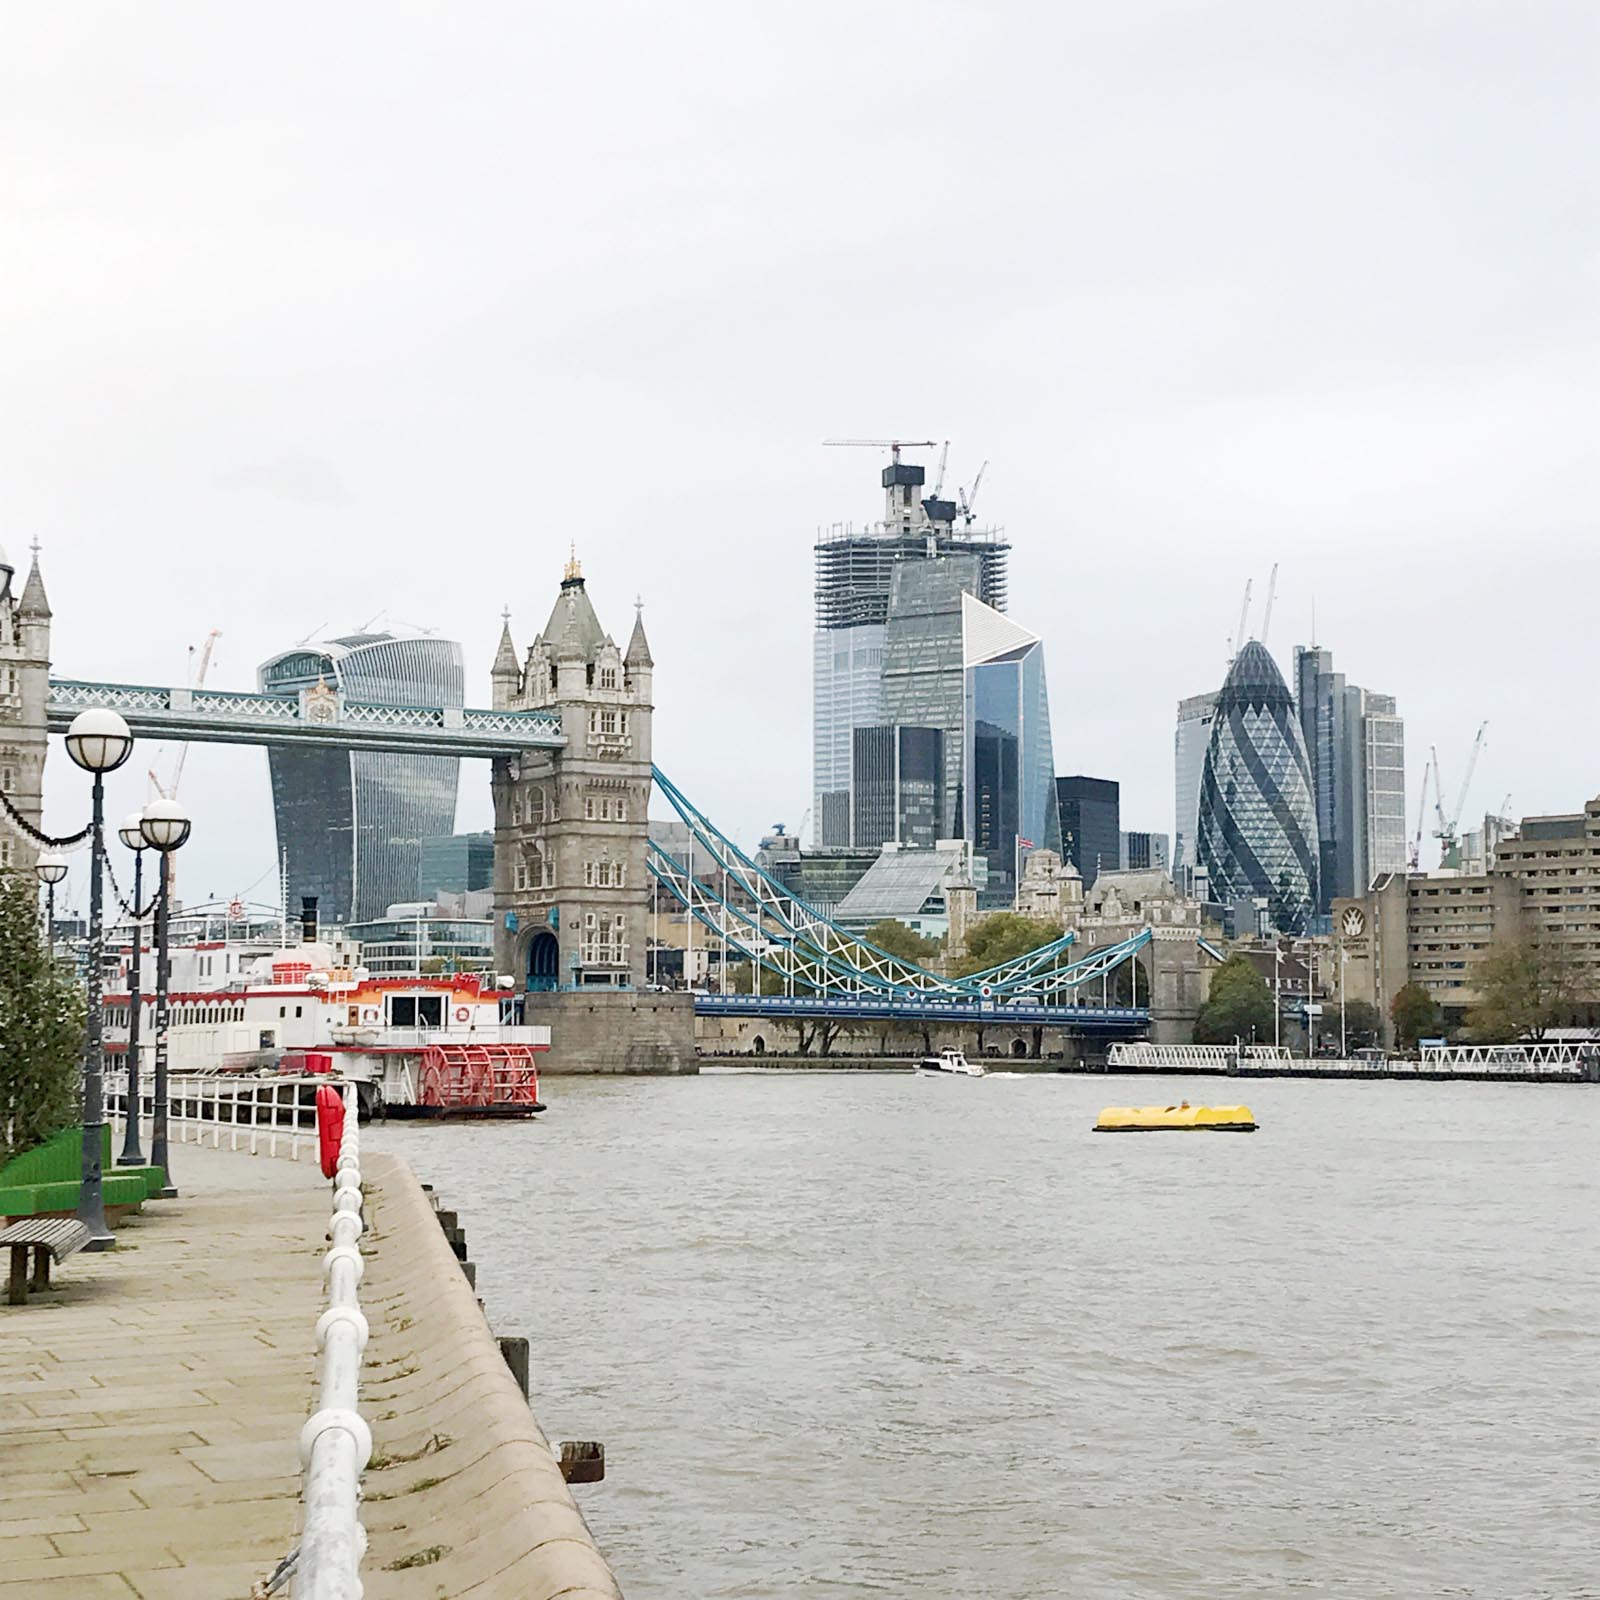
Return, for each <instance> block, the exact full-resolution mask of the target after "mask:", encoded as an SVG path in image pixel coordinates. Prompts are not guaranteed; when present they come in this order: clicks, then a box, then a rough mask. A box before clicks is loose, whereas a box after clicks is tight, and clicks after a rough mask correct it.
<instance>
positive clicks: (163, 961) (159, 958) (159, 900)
mask: <svg viewBox="0 0 1600 1600" xmlns="http://www.w3.org/2000/svg"><path fill="white" fill-rule="evenodd" d="M189 828H190V822H189V814H188V812H186V811H185V810H184V809H183V807H182V806H180V805H179V804H178V802H177V801H176V800H152V801H151V802H150V804H149V805H147V806H146V807H145V808H144V816H143V818H142V819H141V821H140V824H139V831H140V833H142V834H143V835H144V842H145V844H146V845H148V846H149V847H150V849H152V850H158V851H160V853H161V866H160V872H161V887H160V889H159V891H158V892H157V894H156V1062H155V1067H156V1081H155V1105H154V1107H153V1109H152V1115H151V1121H150V1165H151V1166H153V1167H160V1168H161V1170H162V1171H163V1172H164V1173H165V1174H166V1177H167V1182H166V1186H165V1187H164V1188H163V1189H162V1191H161V1194H162V1197H163V1198H164V1199H168V1200H170V1199H171V1198H172V1197H173V1196H174V1195H175V1194H177V1192H178V1191H177V1189H176V1187H175V1186H174V1185H173V1182H172V1168H171V1166H170V1164H169V1162H168V1158H167V1021H168V1011H169V1006H168V1004H167V991H168V989H169V988H170V987H171V984H172V963H171V961H170V960H169V959H168V951H167V916H168V912H169V911H170V909H171V898H172V895H171V889H172V863H171V861H170V860H169V859H168V858H169V857H170V856H171V854H172V852H173V851H174V850H177V849H179V848H180V847H181V846H182V844H183V842H184V840H186V839H187V838H188V837H189Z"/></svg>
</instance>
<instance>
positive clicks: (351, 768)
mask: <svg viewBox="0 0 1600 1600" xmlns="http://www.w3.org/2000/svg"><path fill="white" fill-rule="evenodd" d="M258 682H259V685H260V687H261V690H262V692H263V693H266V694H285V695H287V694H297V693H299V692H300V691H301V690H303V689H304V690H310V691H312V692H313V693H315V694H318V695H326V696H328V697H329V698H330V699H331V698H332V697H333V696H335V695H338V696H342V697H344V698H346V699H349V700H353V701H358V702H364V703H367V704H376V705H399V706H442V707H445V708H446V709H452V708H459V707H460V706H461V704H462V700H463V672H462V664H461V646H460V645H459V644H457V643H456V642H455V641H454V640H451V639H437V638H433V637H431V636H429V635H425V634H414V635H409V636H402V635H398V634H393V633H356V634H350V635H347V636H346V637H344V638H340V639H333V640H330V641H327V642H325V643H320V644H311V645H301V646H298V647H297V648H295V649H293V650H287V651H285V652H284V653H283V654H282V655H277V656H274V657H273V658H272V659H271V660H270V661H267V662H265V663H264V664H263V665H262V667H261V668H260V671H259V673H258ZM267 765H268V770H269V772H270V774H271V779H272V809H273V816H274V820H275V821H276V823H277V831H278V849H279V851H280V857H281V859H282V860H283V862H284V866H285V870H286V872H287V875H288V887H289V903H290V904H291V905H293V904H297V903H298V902H299V900H300V898H301V897H302V896H304V895H315V896H316V897H317V900H318V904H319V906H320V908H321V915H322V920H323V922H324V923H327V924H332V923H338V922H360V921H367V920H370V919H372V918H374V917H377V916H381V915H382V914H383V911H384V909H385V908H386V907H387V906H389V905H391V904H394V903H397V902H402V901H409V900H411V899H412V898H413V897H414V896H415V895H416V892H417V874H418V871H419V869H420V867H421V860H422V841H423V840H424V839H429V838H434V837H437V836H438V835H440V834H447V833H450V832H451V831H452V830H453V828H454V826H455V820H456V790H457V786H458V779H459V767H460V763H459V762H458V761H457V760H456V759H455V757H453V756H417V755H400V754H396V753H394V752H392V751H386V750H384V751H377V750H374V751H346V750H317V749H299V748H285V747H282V746H278V745H272V746H269V747H268V750H267Z"/></svg>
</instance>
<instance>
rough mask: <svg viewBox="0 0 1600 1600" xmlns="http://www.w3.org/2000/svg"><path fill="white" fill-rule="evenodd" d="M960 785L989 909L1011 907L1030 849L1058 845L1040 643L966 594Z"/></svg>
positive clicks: (968, 832)
mask: <svg viewBox="0 0 1600 1600" xmlns="http://www.w3.org/2000/svg"><path fill="white" fill-rule="evenodd" d="M961 656H962V670H963V677H964V679H965V682H964V685H963V688H964V694H963V701H964V706H963V730H962V731H963V745H964V750H963V762H962V766H963V775H962V776H963V787H964V791H965V792H964V808H963V815H964V821H965V826H964V827H963V829H962V837H964V838H966V839H969V840H971V842H972V849H973V854H974V855H975V856H982V857H983V858H984V859H985V860H986V861H987V862H988V868H989V875H988V888H987V890H986V891H985V892H984V894H983V895H982V896H981V900H982V903H984V904H988V905H1010V904H1011V903H1012V901H1013V900H1014V899H1015V897H1016V889H1017V879H1018V875H1019V873H1020V871H1021V866H1022V861H1023V859H1024V857H1025V856H1026V855H1027V853H1028V852H1029V851H1030V850H1036V849H1037V850H1054V851H1056V852H1057V853H1058V854H1059V853H1060V850H1061V823H1060V818H1059V817H1058V815H1057V812H1056V778H1055V753H1054V749H1053V747H1052V744H1051V738H1050V695H1049V690H1048V688H1047V686H1046V684H1045V670H1044V645H1043V644H1042V643H1041V642H1040V640H1039V637H1038V635H1037V634H1032V633H1029V632H1028V630H1027V629H1026V628H1022V627H1019V626H1018V625H1017V624H1016V623H1014V622H1012V621H1011V620H1010V619H1009V618H1007V617H1004V616H1002V615H1001V614H1000V612H998V611H996V610H994V609H993V607H991V606H986V605H984V603H983V602H982V601H981V600H976V599H974V598H973V597H972V596H971V595H970V594H963V595H962V597H961Z"/></svg>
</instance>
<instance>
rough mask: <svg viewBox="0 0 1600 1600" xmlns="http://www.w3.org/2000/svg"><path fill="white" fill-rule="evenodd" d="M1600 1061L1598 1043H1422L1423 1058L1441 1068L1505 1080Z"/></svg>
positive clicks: (1599, 1046)
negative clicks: (1479, 1071) (1485, 1072)
mask: <svg viewBox="0 0 1600 1600" xmlns="http://www.w3.org/2000/svg"><path fill="white" fill-rule="evenodd" d="M1597 1058H1600V1044H1596V1043H1593V1042H1591V1041H1580V1042H1577V1043H1567V1044H1444V1045H1439V1044H1425V1045H1423V1046H1422V1059H1423V1060H1424V1061H1425V1062H1428V1063H1430V1064H1431V1065H1433V1066H1435V1067H1438V1068H1441V1069H1460V1068H1462V1067H1472V1068H1476V1067H1486V1068H1489V1069H1490V1070H1494V1071H1503V1072H1504V1073H1505V1074H1506V1075H1507V1076H1508V1077H1516V1076H1518V1075H1519V1074H1520V1073H1523V1072H1548V1071H1549V1070H1550V1069H1551V1068H1552V1067H1581V1066H1583V1065H1584V1064H1585V1063H1587V1062H1589V1061H1593V1060H1595V1059H1597Z"/></svg>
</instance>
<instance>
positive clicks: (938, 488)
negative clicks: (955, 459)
mask: <svg viewBox="0 0 1600 1600" xmlns="http://www.w3.org/2000/svg"><path fill="white" fill-rule="evenodd" d="M949 459H950V441H949V440H948V439H946V440H945V442H944V448H943V449H942V450H941V451H940V452H939V471H938V473H937V475H936V476H935V477H934V480H933V493H932V494H930V495H929V496H928V498H929V499H930V500H937V499H938V498H939V496H940V495H941V494H942V493H943V492H944V464H945V462H947V461H948V460H949Z"/></svg>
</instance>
